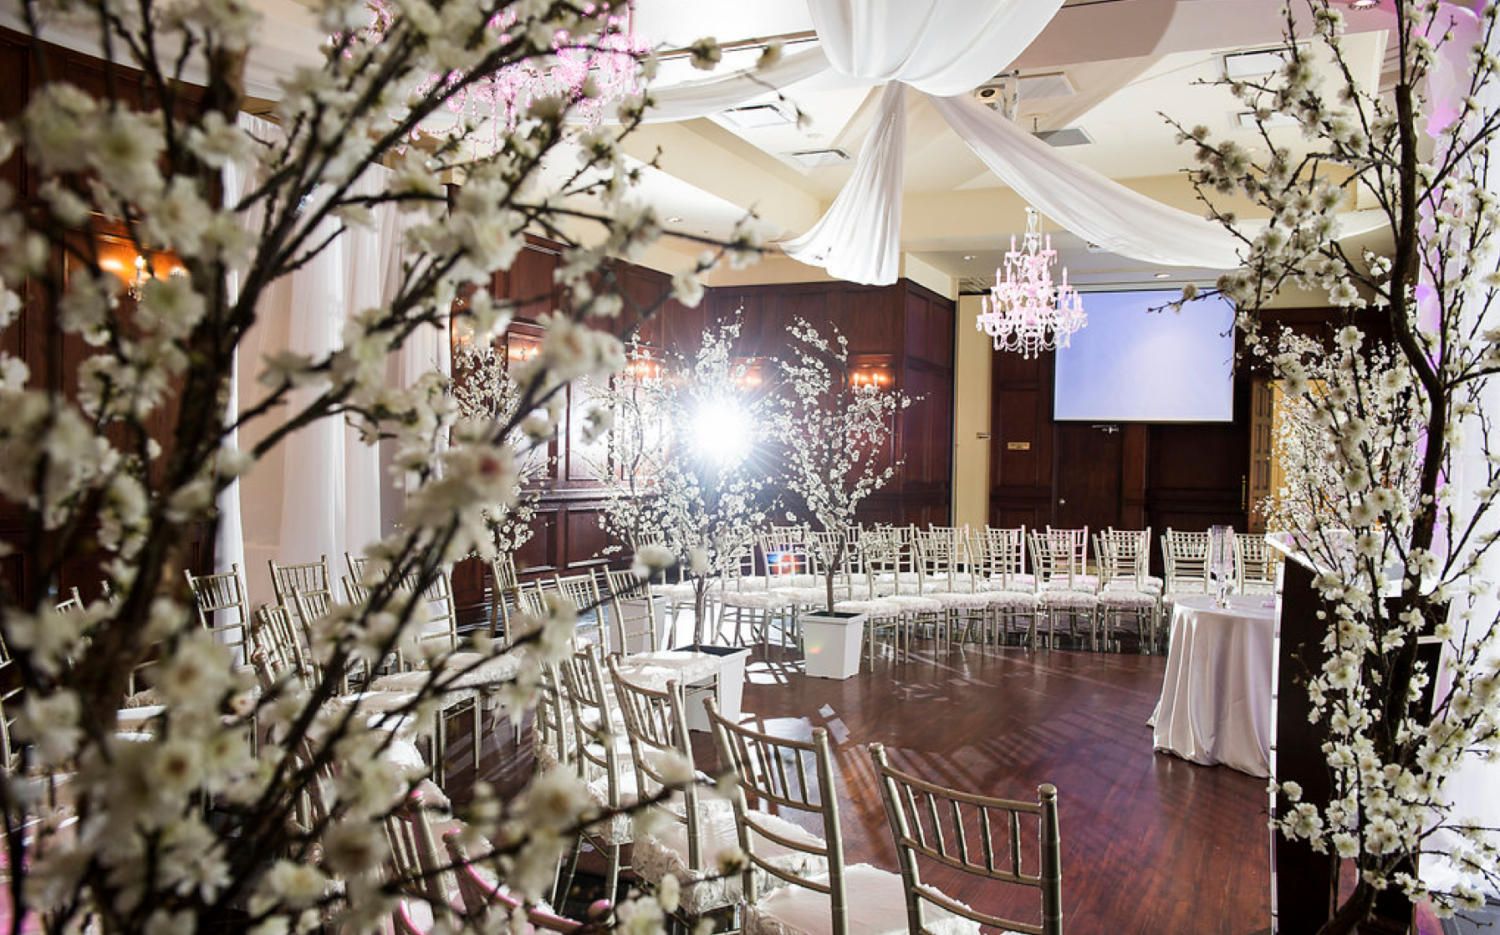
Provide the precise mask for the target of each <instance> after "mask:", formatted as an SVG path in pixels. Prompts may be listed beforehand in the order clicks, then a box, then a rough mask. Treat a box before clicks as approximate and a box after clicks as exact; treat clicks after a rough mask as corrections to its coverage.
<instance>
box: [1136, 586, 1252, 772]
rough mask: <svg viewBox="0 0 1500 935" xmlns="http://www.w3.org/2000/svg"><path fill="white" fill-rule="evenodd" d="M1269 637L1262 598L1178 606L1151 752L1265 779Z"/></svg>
mask: <svg viewBox="0 0 1500 935" xmlns="http://www.w3.org/2000/svg"><path fill="white" fill-rule="evenodd" d="M1267 605H1271V606H1267ZM1275 635H1276V610H1275V605H1274V602H1273V601H1271V600H1270V599H1269V598H1268V597H1267V596H1266V595H1263V594H1254V595H1237V596H1234V597H1231V598H1230V605H1229V607H1227V608H1219V607H1216V606H1215V605H1214V599H1213V597H1212V596H1211V595H1207V594H1204V595H1191V596H1187V597H1182V598H1179V599H1178V600H1177V601H1176V603H1175V604H1174V606H1173V608H1172V637H1171V644H1170V646H1171V648H1170V649H1169V650H1168V653H1167V670H1166V674H1165V675H1164V676H1163V677H1162V687H1161V700H1160V701H1158V702H1157V704H1156V713H1155V714H1154V715H1153V716H1152V719H1151V724H1152V725H1153V728H1154V737H1153V739H1154V743H1155V746H1156V749H1157V750H1164V751H1167V752H1168V753H1173V754H1176V755H1177V756H1180V757H1182V758H1183V759H1185V760H1190V761H1192V762H1194V763H1201V764H1204V765H1211V764H1215V763H1222V764H1223V765H1225V766H1229V767H1232V768H1234V769H1237V770H1239V771H1240V772H1243V773H1249V774H1250V775H1252V776H1262V777H1264V776H1269V775H1270V774H1271V694H1272V685H1273V679H1274V676H1273V671H1274V668H1273V662H1274V659H1275Z"/></svg>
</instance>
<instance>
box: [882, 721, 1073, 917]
mask: <svg viewBox="0 0 1500 935" xmlns="http://www.w3.org/2000/svg"><path fill="white" fill-rule="evenodd" d="M870 753H871V757H872V758H873V759H874V761H875V771H876V775H877V779H878V780H879V784H880V794H881V800H882V801H883V802H884V804H885V810H886V819H887V822H888V823H889V825H890V829H891V837H892V839H893V840H894V841H895V844H896V856H897V860H898V862H899V863H900V865H901V877H902V882H903V883H904V885H905V889H906V906H907V927H908V929H909V930H910V932H911V933H912V935H935V933H934V932H933V929H932V927H930V926H929V924H928V922H929V919H928V911H929V908H936V909H938V910H941V911H943V912H946V913H952V914H954V915H958V916H962V917H963V918H966V919H971V920H973V921H974V922H977V923H979V924H980V925H981V926H985V927H988V928H997V929H1002V930H1008V931H1012V932H1026V933H1031V935H1061V932H1062V876H1061V865H1060V853H1061V846H1060V842H1059V840H1058V823H1057V790H1056V789H1055V788H1053V787H1052V786H1050V785H1042V786H1039V787H1038V788H1037V801H1035V802H1022V801H1014V800H1010V799H1000V798H994V797H991V796H982V795H975V794H973V793H968V792H960V791H958V790H955V789H948V788H945V787H943V786H939V785H936V784H934V783H930V782H927V781H925V780H922V779H919V778H917V777H916V776H913V775H911V774H910V773H906V772H903V771H901V770H898V769H896V768H894V767H892V766H891V765H890V762H889V760H888V759H887V757H886V753H885V748H884V746H882V745H881V744H878V743H877V744H873V745H872V746H871V748H870ZM997 819H999V820H997ZM997 828H999V829H1001V830H1003V831H1004V833H1005V835H1006V838H1007V839H1008V840H1007V841H1006V847H1005V849H1004V850H1005V852H1007V853H1008V856H1009V861H1008V864H1007V865H1006V866H1004V867H1000V866H996V860H995V853H996V848H995V842H994V838H993V835H994V832H995V830H996V829H997ZM1032 828H1034V829H1035V833H1036V847H1035V850H1034V851H1031V850H1030V849H1029V848H1025V847H1023V840H1024V838H1025V836H1026V833H1028V832H1029V831H1030V829H1032ZM1023 829H1024V830H1023ZM971 831H977V832H978V834H977V837H978V839H979V840H978V841H977V842H976V841H975V840H974V838H973V837H971V834H970V832H971ZM933 864H935V865H939V866H941V867H944V868H948V870H950V871H958V872H960V873H963V874H968V875H971V876H975V877H980V878H982V879H985V880H989V881H994V882H996V883H1002V884H1010V885H1015V886H1022V887H1030V888H1034V889H1036V890H1037V891H1038V892H1037V902H1038V912H1037V917H1036V919H1035V920H1034V921H1032V920H1018V919H1013V918H1006V917H1001V916H997V915H992V914H990V913H987V912H983V911H980V910H977V909H973V908H971V907H969V906H966V905H964V904H963V903H961V902H959V901H958V900H955V899H953V898H952V897H950V896H947V895H946V894H944V893H943V892H942V891H941V890H939V889H937V888H936V887H934V886H932V885H931V884H930V883H928V882H926V881H924V880H923V874H922V870H923V867H924V865H925V866H930V865H933Z"/></svg>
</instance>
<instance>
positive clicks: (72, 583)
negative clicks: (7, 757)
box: [0, 30, 213, 606]
mask: <svg viewBox="0 0 1500 935" xmlns="http://www.w3.org/2000/svg"><path fill="white" fill-rule="evenodd" d="M44 76H50V77H51V78H56V77H57V76H66V79H67V81H68V82H69V83H71V84H73V85H74V86H76V87H78V88H80V89H82V90H83V91H86V92H88V93H90V94H93V95H95V96H97V97H100V98H103V97H106V96H107V92H108V88H109V87H110V83H111V82H113V88H114V90H115V93H116V94H117V95H118V96H119V98H120V100H121V101H122V103H124V105H125V106H133V103H134V102H138V101H139V100H140V99H141V94H140V93H139V88H140V82H141V80H142V79H141V75H140V73H139V72H136V71H134V70H132V69H128V68H118V67H117V68H114V69H113V70H112V71H109V72H108V73H107V69H106V66H105V64H104V63H103V62H101V61H100V60H98V59H95V58H92V57H90V56H87V55H84V54H82V53H79V52H72V51H69V50H66V49H62V48H59V47H56V46H44V47H43V48H42V51H40V52H39V51H38V50H37V49H35V48H34V47H33V45H32V43H31V41H30V40H29V39H28V38H26V37H25V36H23V35H21V34H20V33H16V32H13V31H10V30H0V119H6V120H8V119H11V118H13V117H15V116H17V115H18V114H19V113H20V112H21V110H22V109H23V108H24V107H25V106H26V102H27V100H28V99H29V98H30V95H31V92H32V90H33V89H35V88H39V87H41V86H42V84H43V83H44ZM180 93H181V94H182V98H183V106H184V107H187V106H194V105H195V103H196V98H197V95H196V93H195V91H194V89H193V88H190V87H184V88H182V89H180ZM0 180H3V182H4V183H5V184H6V185H8V186H9V187H10V189H11V191H12V192H13V193H14V196H15V198H16V204H15V205H14V206H13V207H12V208H11V209H10V210H13V211H15V210H26V209H27V207H28V206H30V205H32V204H35V203H36V201H37V199H38V197H39V196H38V193H37V188H38V180H37V178H36V176H35V173H33V172H30V171H28V167H27V165H26V164H25V162H24V161H23V160H22V159H21V157H20V156H19V155H13V156H12V157H11V158H10V159H9V160H7V161H6V162H5V163H4V165H3V166H0ZM67 238H68V243H69V246H70V247H71V248H73V249H76V250H78V251H79V252H80V253H82V252H86V251H87V250H89V249H94V250H97V251H98V253H99V255H100V256H101V257H102V258H104V259H106V260H107V259H119V260H122V261H123V262H124V263H125V267H124V268H127V269H128V268H129V266H130V264H131V263H133V262H134V260H135V247H134V246H133V244H131V242H130V240H129V238H128V237H127V236H126V230H125V229H124V227H123V226H121V225H120V224H119V223H117V222H113V221H109V220H106V219H104V218H99V217H94V218H92V219H91V220H90V222H89V223H88V225H87V226H86V227H84V228H82V229H79V230H74V231H70V232H69V233H68V234H67ZM162 258H163V257H162V255H159V254H153V260H154V261H155V262H158V263H159V262H161V260H162ZM51 262H52V263H53V264H54V265H55V267H56V268H58V269H61V270H62V271H63V274H64V276H66V275H67V273H68V269H69V266H70V264H71V263H72V260H71V259H70V256H69V255H68V253H67V252H66V251H64V250H61V249H54V250H53V251H52V256H51ZM19 291H20V294H21V296H22V299H23V301H24V305H23V308H22V310H21V313H20V314H19V315H18V316H17V318H16V319H15V320H14V321H13V322H12V323H11V324H10V326H9V327H7V328H5V329H4V330H3V331H0V348H3V349H4V351H5V352H6V353H7V354H10V355H13V356H15V357H17V358H19V359H21V360H22V361H24V362H25V364H26V366H27V368H28V370H29V378H28V381H27V385H28V387H30V388H32V389H46V390H49V391H52V392H57V393H62V394H63V395H64V396H66V397H67V398H69V399H73V398H76V395H77V392H78V373H79V367H80V366H81V365H82V364H83V363H84V362H85V361H86V360H88V358H89V357H91V356H93V355H94V354H96V353H98V350H97V349H96V348H94V347H92V346H91V345H89V344H88V343H87V342H86V341H84V340H83V339H82V338H81V337H79V336H78V335H70V334H64V333H63V332H62V330H61V329H60V328H58V327H57V325H56V321H55V318H54V312H53V310H52V309H53V301H52V298H51V297H50V296H47V295H45V294H43V290H42V289H40V288H39V287H38V286H37V285H36V284H35V283H33V282H25V283H21V285H20V290H19ZM133 311H134V302H133V300H131V299H130V298H129V297H128V296H122V298H121V300H120V309H119V312H118V314H120V315H122V316H126V317H128V316H130V315H131V314H132V313H133ZM177 406H178V401H177V399H176V398H175V394H174V396H173V397H169V398H168V399H167V401H166V402H164V403H163V404H162V405H161V406H159V407H158V408H157V409H156V410H155V411H154V412H153V413H152V414H151V416H150V417H149V419H148V421H147V429H148V431H149V433H150V435H151V437H152V438H153V439H154V440H155V441H157V442H158V443H159V444H160V445H161V446H162V448H163V451H164V452H167V451H170V448H171V444H172V432H171V429H172V426H173V424H174V423H175V419H176V413H177ZM117 436H118V433H117V431H116V430H111V437H112V438H113V439H114V440H115V441H116V442H121V441H123V438H120V437H117ZM166 462H167V458H166V457H165V455H164V456H162V457H159V458H157V459H156V462H155V467H156V468H158V469H161V468H164V466H165V464H166ZM23 517H24V514H23V511H22V510H21V509H20V507H19V506H18V505H17V504H16V503H13V502H11V501H9V500H6V499H4V498H0V542H6V543H10V544H12V545H14V544H16V543H18V542H20V541H21V540H22V538H23V536H24V518H23ZM51 548H52V545H51V543H50V542H49V541H47V540H45V539H44V541H43V543H42V552H41V553H38V552H36V551H32V550H27V549H15V550H13V551H11V552H10V554H7V555H5V556H3V557H0V582H3V584H4V586H7V587H10V588H12V589H13V593H14V595H15V597H16V599H17V601H18V602H19V603H21V604H22V605H23V606H25V605H28V604H29V603H31V602H32V601H33V600H36V599H40V598H41V597H42V596H43V595H41V594H40V593H38V592H39V589H40V588H41V586H42V585H41V579H42V577H44V575H43V572H42V569H43V568H44V567H45V566H46V565H48V564H49V563H50V562H51V561H52V556H49V555H47V554H45V553H46V552H47V551H48V550H49V549H51ZM212 548H213V542H212V536H211V531H210V529H209V527H208V526H207V525H204V524H198V525H195V526H193V527H192V528H191V530H190V531H189V534H188V538H187V541H186V542H185V543H184V551H183V554H184V556H185V561H187V562H188V563H189V564H190V565H191V566H192V567H194V568H195V569H205V568H208V566H210V565H211V564H212ZM54 551H55V550H54ZM58 578H59V580H58V581H57V582H56V584H57V585H58V586H59V587H60V588H61V589H62V592H63V595H65V594H66V592H67V590H68V589H69V588H77V589H78V590H79V592H80V593H81V594H82V595H83V597H84V598H85V599H90V600H91V599H93V598H96V597H98V596H99V595H100V594H101V593H102V582H103V578H104V576H103V572H102V570H101V567H100V556H99V554H98V553H97V552H94V551H92V550H88V549H84V550H75V551H74V552H72V553H70V554H67V555H64V556H62V557H61V564H60V573H59V575H58ZM60 596H61V595H60Z"/></svg>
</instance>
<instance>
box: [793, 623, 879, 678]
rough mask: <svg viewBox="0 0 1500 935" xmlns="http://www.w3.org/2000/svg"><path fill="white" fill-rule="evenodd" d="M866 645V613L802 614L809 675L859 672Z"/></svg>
mask: <svg viewBox="0 0 1500 935" xmlns="http://www.w3.org/2000/svg"><path fill="white" fill-rule="evenodd" d="M864 644H865V615H864V614H844V615H840V614H837V613H835V614H827V613H804V614H803V615H802V657H803V658H804V659H805V660H806V661H807V674H808V675H809V676H811V677H813V678H819V679H847V678H852V677H854V676H856V675H858V674H859V657H860V650H861V649H863V648H864Z"/></svg>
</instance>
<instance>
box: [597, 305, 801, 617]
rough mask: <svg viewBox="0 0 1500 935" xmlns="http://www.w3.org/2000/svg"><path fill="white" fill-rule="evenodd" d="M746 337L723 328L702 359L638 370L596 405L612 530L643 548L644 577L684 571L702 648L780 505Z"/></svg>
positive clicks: (708, 339) (713, 334) (677, 359)
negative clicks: (775, 504) (715, 602)
mask: <svg viewBox="0 0 1500 935" xmlns="http://www.w3.org/2000/svg"><path fill="white" fill-rule="evenodd" d="M739 333H740V326H739V324H738V323H737V322H736V323H732V324H726V325H722V326H720V327H719V328H718V329H717V330H716V331H710V332H708V333H706V334H705V335H704V336H703V343H702V346H701V347H700V348H699V350H698V352H697V353H696V354H695V355H694V356H693V357H692V358H687V357H684V356H682V355H671V356H669V357H667V358H665V359H663V360H661V361H659V362H653V363H650V364H648V365H647V366H645V367H640V368H637V370H636V372H635V373H634V374H630V375H627V376H625V377H623V378H621V379H618V380H617V381H615V382H614V384H612V385H611V386H609V387H607V388H602V389H600V390H599V391H597V393H596V400H595V410H596V412H598V413H600V414H601V415H600V418H606V417H607V418H608V419H609V420H610V424H609V428H608V433H609V452H610V457H609V460H608V461H607V462H603V463H601V464H599V465H597V468H596V472H597V474H598V476H599V479H600V480H601V481H602V482H603V483H604V485H605V486H606V488H607V489H608V491H609V494H610V496H609V499H608V500H607V501H606V502H605V507H604V511H603V516H602V521H603V523H604V526H605V529H606V530H607V531H609V532H610V533H611V534H612V535H614V536H615V537H616V538H617V539H620V540H621V541H624V542H628V543H632V544H633V545H634V546H635V548H636V556H637V560H638V565H639V568H638V572H639V573H642V574H649V573H651V572H654V571H658V570H661V569H663V568H666V567H672V566H677V567H679V568H681V569H682V570H683V577H684V578H685V579H686V580H689V581H691V583H692V588H693V611H694V623H693V644H694V645H695V646H701V645H703V643H704V641H705V640H706V639H708V638H709V635H710V634H709V633H708V632H707V629H706V628H707V624H708V614H709V602H708V595H709V590H710V589H711V588H712V587H713V586H714V584H715V583H716V582H718V581H719V580H720V579H722V577H723V576H724V574H725V573H726V572H727V571H728V570H729V567H730V564H731V563H732V562H736V561H739V560H740V559H741V557H742V556H743V554H744V552H745V550H746V549H747V548H751V547H753V543H754V541H755V533H756V531H757V530H758V529H759V528H760V527H761V525H762V524H763V523H764V522H765V519H766V517H767V515H768V510H769V509H770V504H771V501H772V499H773V498H772V497H771V496H770V495H769V494H768V492H767V489H766V487H767V474H766V471H765V470H764V464H763V463H762V459H760V458H757V454H758V453H757V452H756V450H755V449H756V446H757V440H758V439H759V437H760V435H761V432H762V423H763V421H764V419H765V416H766V399H765V396H764V395H763V394H762V393H761V392H759V389H758V387H757V386H755V385H753V381H752V380H751V370H750V367H749V365H748V364H747V363H745V362H744V361H741V360H737V359H736V358H735V357H734V354H733V352H734V346H735V342H736V341H737V340H738V338H739ZM605 414H608V415H607V416H606V415H605ZM762 454H763V453H762Z"/></svg>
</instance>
